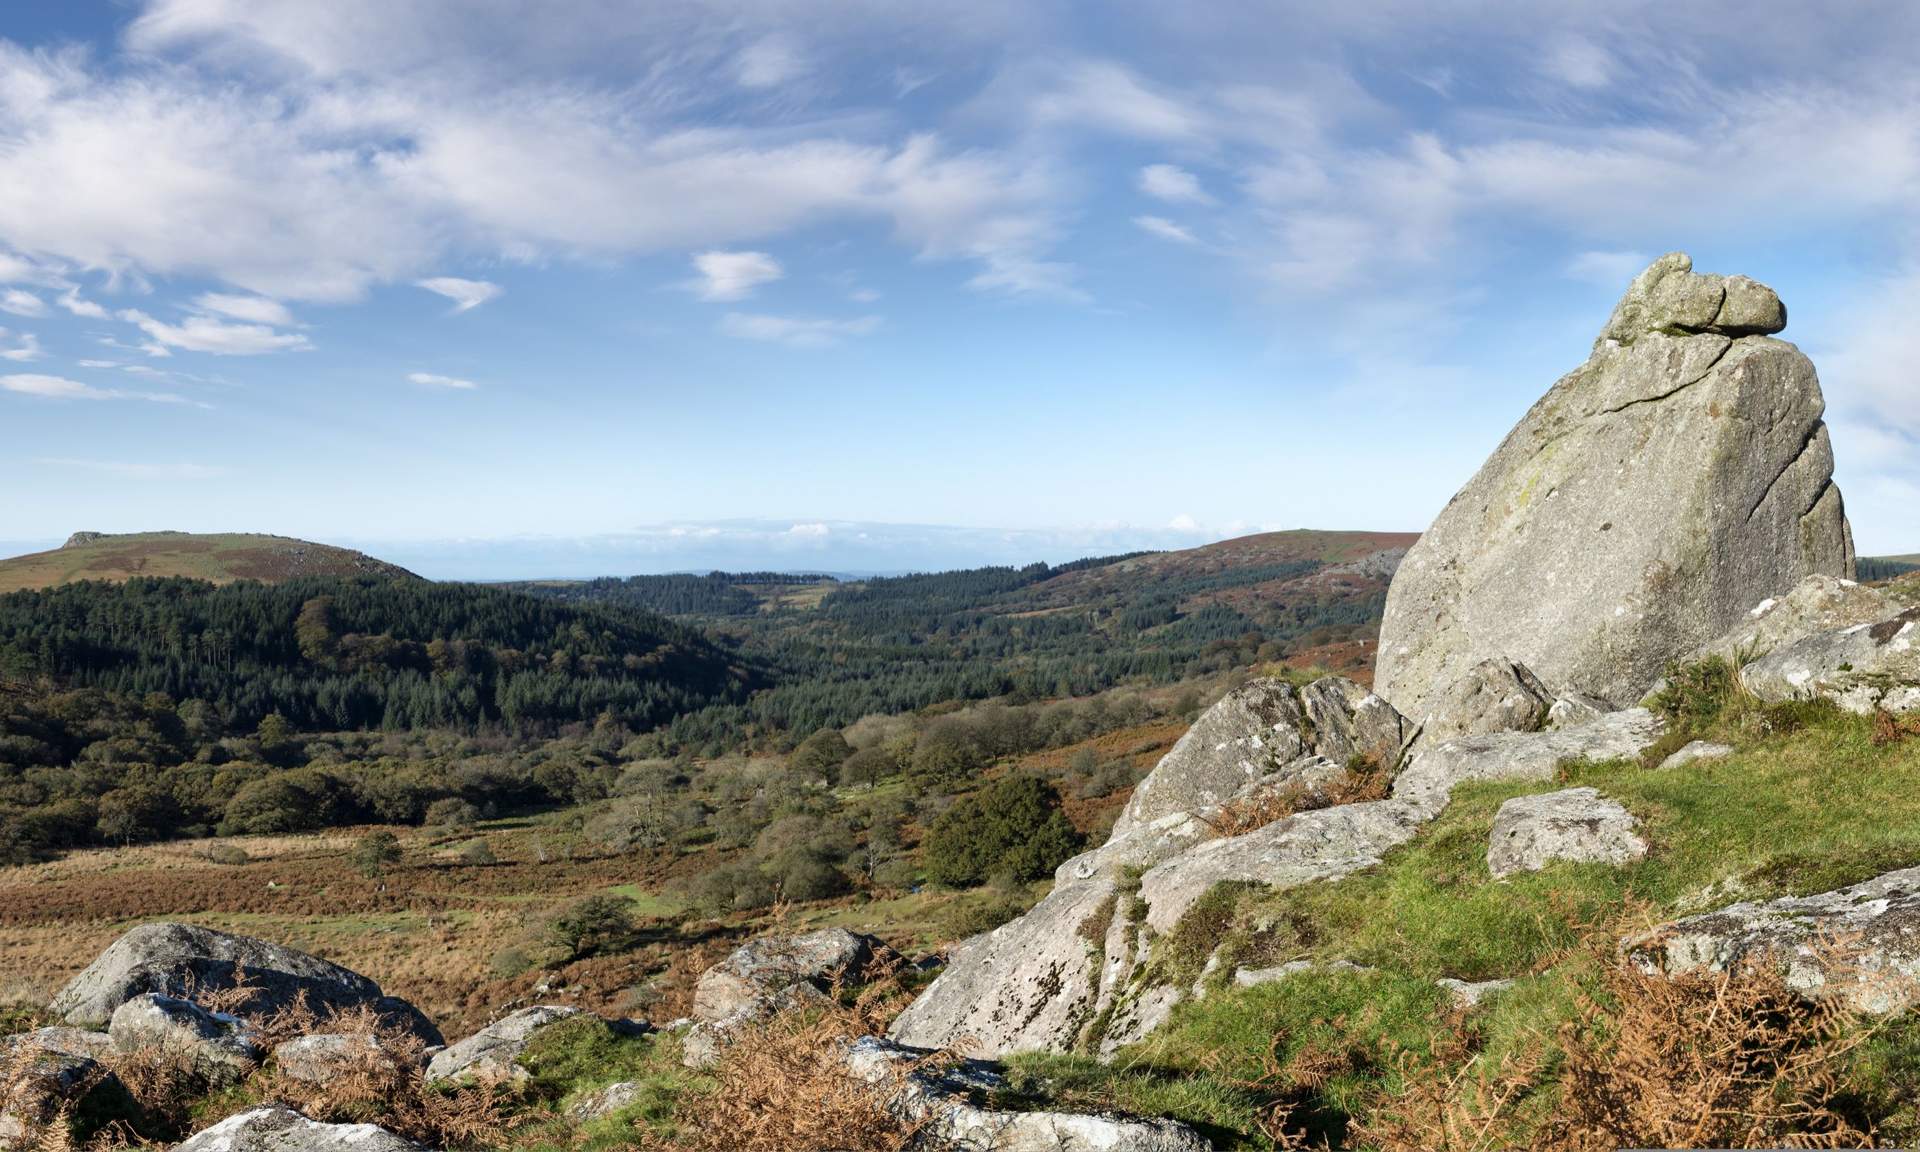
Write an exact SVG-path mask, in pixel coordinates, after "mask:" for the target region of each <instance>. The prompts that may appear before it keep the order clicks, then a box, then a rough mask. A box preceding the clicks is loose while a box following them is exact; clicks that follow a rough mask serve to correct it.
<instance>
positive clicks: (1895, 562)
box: [1860, 552, 1920, 581]
mask: <svg viewBox="0 0 1920 1152" xmlns="http://www.w3.org/2000/svg"><path fill="white" fill-rule="evenodd" d="M1909 572H1920V552H1916V553H1914V554H1912V555H1910V556H1862V557H1860V579H1862V580H1867V581H1873V580H1891V579H1893V578H1894V577H1896V576H1904V575H1906V574H1907V573H1909Z"/></svg>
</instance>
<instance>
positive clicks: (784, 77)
mask: <svg viewBox="0 0 1920 1152" xmlns="http://www.w3.org/2000/svg"><path fill="white" fill-rule="evenodd" d="M735 63H736V67H737V69H738V71H737V76H738V78H739V81H740V86H741V87H743V88H777V87H779V86H780V85H782V84H785V83H786V82H787V81H789V80H793V79H796V78H798V77H800V76H803V75H805V74H806V71H807V65H806V61H805V59H803V58H802V56H801V54H800V52H799V50H798V49H796V48H795V47H794V46H793V45H792V44H791V43H789V42H788V41H786V40H783V39H781V38H779V37H777V36H769V37H767V38H766V39H764V40H760V41H757V42H755V43H753V44H750V45H748V46H747V47H746V48H744V49H742V50H741V52H740V56H739V58H738V60H737V61H736V62H735Z"/></svg>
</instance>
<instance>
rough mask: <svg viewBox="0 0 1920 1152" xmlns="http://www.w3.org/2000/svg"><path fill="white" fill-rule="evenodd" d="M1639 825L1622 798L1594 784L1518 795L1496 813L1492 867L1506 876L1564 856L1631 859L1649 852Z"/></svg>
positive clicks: (1490, 847) (1605, 860) (1489, 855)
mask: <svg viewBox="0 0 1920 1152" xmlns="http://www.w3.org/2000/svg"><path fill="white" fill-rule="evenodd" d="M1637 827H1639V821H1637V820H1635V819H1634V818H1633V814H1632V813H1630V812H1628V811H1627V810H1626V809H1625V808H1623V807H1622V806H1621V805H1620V803H1619V801H1616V800H1610V799H1608V798H1607V797H1605V796H1602V795H1601V794H1600V793H1599V792H1598V791H1596V790H1595V789H1592V788H1564V789H1562V790H1560V791H1558V792H1547V793H1544V794H1543V795H1539V796H1516V797H1514V798H1513V799H1511V800H1509V801H1507V802H1506V803H1504V804H1502V805H1500V810H1499V811H1498V812H1496V813H1495V814H1494V817H1493V835H1492V837H1491V841H1490V843H1489V844H1488V845H1487V871H1489V872H1491V873H1493V875H1494V878H1495V879H1501V878H1504V877H1507V876H1511V875H1513V874H1514V873H1516V872H1538V871H1540V870H1541V869H1542V868H1545V867H1546V866H1547V865H1549V864H1554V863H1557V862H1560V861H1569V862H1574V863H1599V864H1625V863H1628V862H1630V861H1633V860H1638V859H1640V858H1641V857H1642V856H1645V855H1646V854H1647V842H1646V841H1644V840H1642V839H1640V837H1639V835H1638V834H1637V833H1636V832H1635V831H1634V829H1636V828H1637Z"/></svg>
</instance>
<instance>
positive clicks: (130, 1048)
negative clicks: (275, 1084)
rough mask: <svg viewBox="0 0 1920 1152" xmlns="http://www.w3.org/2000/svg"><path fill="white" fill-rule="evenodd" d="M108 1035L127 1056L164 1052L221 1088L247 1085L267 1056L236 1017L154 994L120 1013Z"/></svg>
mask: <svg viewBox="0 0 1920 1152" xmlns="http://www.w3.org/2000/svg"><path fill="white" fill-rule="evenodd" d="M107 1034H108V1035H109V1036H111V1037H112V1038H113V1044H114V1047H116V1048H118V1049H120V1050H121V1051H123V1052H139V1051H143V1050H144V1051H159V1052H164V1053H167V1054H168V1055H170V1056H174V1057H177V1058H179V1059H180V1060H182V1061H183V1062H184V1063H186V1064H188V1065H189V1066H191V1067H192V1069H193V1070H194V1072H196V1073H198V1074H199V1075H201V1076H203V1077H205V1078H206V1080H207V1082H208V1083H210V1084H212V1085H213V1086H214V1087H216V1088H224V1087H227V1086H229V1085H233V1084H238V1083H239V1082H240V1081H242V1080H244V1079H246V1078H247V1076H248V1075H250V1074H251V1073H252V1072H253V1070H254V1069H255V1068H257V1067H259V1065H260V1059H261V1057H262V1056H263V1055H265V1053H264V1051H263V1050H262V1048H261V1046H260V1043H259V1041H258V1040H256V1039H255V1038H254V1037H253V1035H252V1033H250V1032H249V1031H248V1030H247V1028H246V1026H245V1025H244V1024H242V1023H241V1022H240V1021H239V1020H236V1019H235V1018H233V1017H232V1016H227V1015H224V1014H216V1013H213V1012H209V1011H207V1010H206V1009H204V1008H202V1007H200V1006H199V1005H198V1004H195V1003H193V1002H192V1001H190V1000H180V999H176V998H174V997H172V996H161V995H159V994H157V993H153V992H148V993H145V994H143V995H140V996H135V997H134V998H133V999H131V1000H129V1001H127V1002H126V1003H125V1004H122V1005H120V1007H118V1008H115V1009H114V1010H113V1019H112V1020H111V1021H110V1022H109V1023H108V1025H107Z"/></svg>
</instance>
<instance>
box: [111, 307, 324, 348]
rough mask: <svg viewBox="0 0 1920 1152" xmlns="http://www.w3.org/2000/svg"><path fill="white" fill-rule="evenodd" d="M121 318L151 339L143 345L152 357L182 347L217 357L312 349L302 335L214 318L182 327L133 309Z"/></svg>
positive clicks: (195, 318) (199, 319) (200, 318)
mask: <svg viewBox="0 0 1920 1152" xmlns="http://www.w3.org/2000/svg"><path fill="white" fill-rule="evenodd" d="M120 319H122V320H125V321H126V322H127V323H129V324H132V325H134V326H135V327H137V328H139V329H140V330H141V331H142V332H145V333H146V334H147V336H148V337H150V338H151V341H152V342H151V343H150V344H146V345H142V348H143V350H144V351H146V352H147V353H148V354H149V355H157V356H165V355H168V353H169V350H170V349H173V348H180V349H183V350H185V351H188V352H209V353H212V354H213V355H215V356H260V355H264V354H266V353H269V352H291V351H295V350H298V349H302V348H310V347H312V345H311V344H309V343H308V342H307V338H306V337H305V336H302V335H300V334H299V333H298V332H280V331H277V330H275V329H273V328H269V327H267V326H266V325H264V324H229V323H226V322H225V321H221V320H216V319H214V318H213V317H211V316H189V317H187V318H186V319H185V320H183V321H182V322H180V323H179V324H168V323H165V322H163V321H160V320H156V319H154V318H153V317H151V316H149V315H147V314H146V313H145V312H141V311H139V310H138V309H133V308H129V309H127V310H126V311H124V312H122V313H120Z"/></svg>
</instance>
